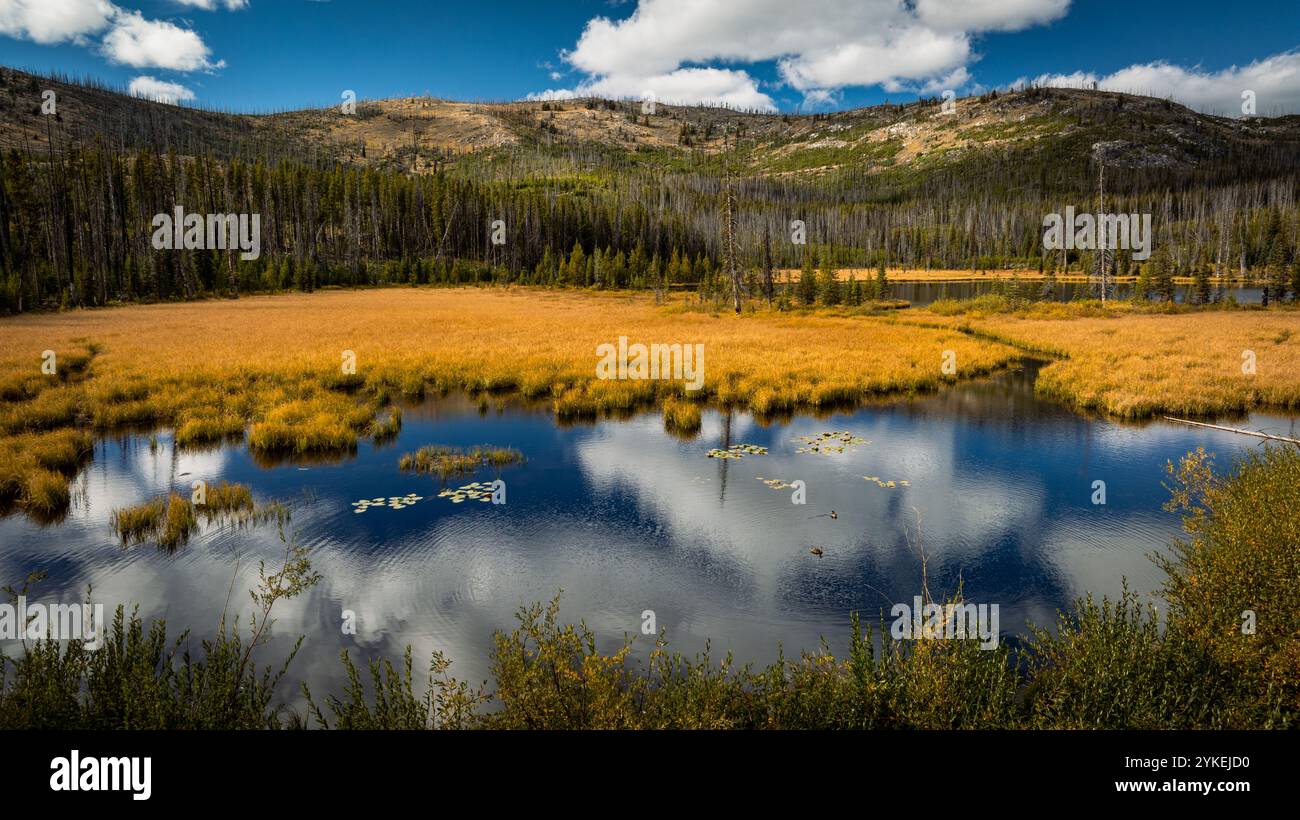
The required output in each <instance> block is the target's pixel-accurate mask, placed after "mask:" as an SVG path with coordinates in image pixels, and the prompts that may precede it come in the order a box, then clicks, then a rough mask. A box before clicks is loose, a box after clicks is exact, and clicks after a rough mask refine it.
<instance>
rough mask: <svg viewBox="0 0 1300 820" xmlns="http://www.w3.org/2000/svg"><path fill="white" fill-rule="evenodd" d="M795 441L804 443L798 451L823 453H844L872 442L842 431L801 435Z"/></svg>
mask: <svg viewBox="0 0 1300 820" xmlns="http://www.w3.org/2000/svg"><path fill="white" fill-rule="evenodd" d="M795 441H801V442H803V444H804V446H803V447H800V448H799V449H797V450H795V452H796V453H819V454H822V455H829V454H831V453H843V452H845V451H847V450H852V449H853V448H855V447H859V446H861V445H863V444H870V443H871V442H870V441H867V440H866V439H864V438H862V437H860V436H855V435H853V434H852V433H846V432H842V431H836V432H831V433H821V434H819V435H815V436H799V437H798V438H796V439H795Z"/></svg>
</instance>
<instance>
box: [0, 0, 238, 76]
mask: <svg viewBox="0 0 1300 820" xmlns="http://www.w3.org/2000/svg"><path fill="white" fill-rule="evenodd" d="M180 2H182V3H185V4H186V5H193V6H198V7H201V8H208V7H209V6H211V7H215V5H216V4H217V3H218V2H221V3H223V4H224V5H225V6H226V8H229V9H237V8H243V7H245V6H247V5H248V3H247V0H180ZM101 33H102V34H103V39H102V41H101V42H100V50H101V51H102V53H103V54H104V56H105V57H107V58H108V59H109V60H111V61H112V62H115V63H123V64H125V65H129V66H132V67H134V68H166V69H171V70H173V71H197V70H211V69H216V68H221V67H223V66H224V65H225V63H224V62H223V61H220V60H217V61H215V62H214V61H213V59H212V52H211V50H210V49H209V48H208V46H207V44H206V43H204V42H203V38H202V37H201V36H199V34H198V33H197V32H194V31H192V30H190V29H187V28H182V27H181V26H178V25H176V24H175V23H169V22H166V21H164V20H150V19H147V18H146V17H145V16H144V15H143V14H141V13H140V12H138V11H131V10H128V9H124V8H121V7H120V6H117V5H114V4H113V3H111V2H108V0H0V34H3V35H7V36H9V37H14V38H16V39H23V40H31V41H32V42H35V43H40V44H42V45H53V44H55V43H62V42H69V41H70V42H73V43H76V44H78V45H90V44H92V40H91V39H90V38H91V37H92V36H94V35H99V34H101Z"/></svg>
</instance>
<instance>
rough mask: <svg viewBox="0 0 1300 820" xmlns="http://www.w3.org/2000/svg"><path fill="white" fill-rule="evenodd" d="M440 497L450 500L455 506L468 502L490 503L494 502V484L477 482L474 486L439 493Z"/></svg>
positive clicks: (468, 485)
mask: <svg viewBox="0 0 1300 820" xmlns="http://www.w3.org/2000/svg"><path fill="white" fill-rule="evenodd" d="M438 497H439V498H450V499H451V503H453V504H463V503H465V502H466V501H483V502H489V501H491V500H492V483H491V482H484V481H475V482H474V483H473V484H466V485H465V486H464V487H457V488H456V489H454V490H443V491H442V492H440V493H438Z"/></svg>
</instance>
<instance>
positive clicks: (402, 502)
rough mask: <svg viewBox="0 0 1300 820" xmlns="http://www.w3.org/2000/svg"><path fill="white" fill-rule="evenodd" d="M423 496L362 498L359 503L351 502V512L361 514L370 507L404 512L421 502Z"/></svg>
mask: <svg viewBox="0 0 1300 820" xmlns="http://www.w3.org/2000/svg"><path fill="white" fill-rule="evenodd" d="M423 500H424V496H422V495H416V494H415V493H407V494H406V495H390V496H389V497H388V498H384V497H383V496H380V497H379V498H363V499H361V500H360V501H353V502H352V506H353V507H354V508H355V509H353V510H352V512H354V513H358V514H360V513H363V512H365V511H366V510H368V509H370V508H371V507H387V508H388V509H390V510H404V509H406V508H407V507H409V506H411V505H412V504H414V503H415V502H417V501H423Z"/></svg>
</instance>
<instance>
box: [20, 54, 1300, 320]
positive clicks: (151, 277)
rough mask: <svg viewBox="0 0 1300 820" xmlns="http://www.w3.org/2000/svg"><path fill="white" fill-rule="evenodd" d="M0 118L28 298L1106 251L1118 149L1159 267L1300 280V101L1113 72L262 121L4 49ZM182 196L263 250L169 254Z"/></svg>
mask: <svg viewBox="0 0 1300 820" xmlns="http://www.w3.org/2000/svg"><path fill="white" fill-rule="evenodd" d="M47 89H49V90H53V91H55V95H56V96H55V99H56V100H57V109H56V113H54V114H46V113H43V111H42V99H43V98H42V92H43V91H45V90H47ZM0 117H2V119H0V148H2V149H3V159H2V160H0V308H3V309H4V310H8V311H24V310H31V309H38V308H50V307H60V306H78V305H101V304H106V303H109V302H114V301H120V300H140V299H145V300H166V299H177V298H194V297H198V296H202V295H218V294H220V295H234V294H237V293H241V292H250V291H265V290H275V289H282V288H300V289H306V290H310V289H313V288H316V287H321V286H326V285H337V284H343V285H363V284H383V283H466V282H486V281H493V282H523V283H534V284H546V285H558V286H572V287H601V288H627V287H631V288H656V289H663V288H690V289H693V290H697V291H698V292H700V293H701V295H702V296H704V297H706V298H722V296H723V294H724V291H729V288H730V285H727V286H726V287H725V288H724V287H723V285H722V282H721V278H722V277H721V275H720V272H719V271H720V269H721V268H722V267H724V266H725V265H726V264H727V263H728V258H727V253H726V250H727V248H726V245H727V243H726V242H725V237H726V236H727V233H728V232H727V231H725V230H724V222H726V223H729V224H734V232H733V235H734V238H735V242H734V244H733V245H732V252H733V253H732V255H733V256H734V257H735V261H736V264H737V266H738V267H739V268H740V269H741V270H742V271H743V277H744V284H745V290H746V292H747V294H748V295H749V296H757V295H758V294H759V292H760V291H762V290H763V286H762V285H761V284H760V283H761V282H763V281H764V278H765V277H764V272H765V271H766V270H771V269H773V268H782V267H800V266H805V267H806V266H810V265H814V264H815V265H818V266H826V267H836V266H851V267H876V266H877V265H880V264H886V263H888V264H890V265H893V266H903V267H907V268H913V269H923V268H967V269H971V270H982V269H1001V268H1025V269H1032V270H1040V269H1054V270H1056V271H1061V270H1063V269H1065V268H1067V266H1068V270H1070V271H1075V272H1077V271H1091V270H1093V269H1094V268H1095V260H1094V259H1093V258H1092V256H1091V254H1090V253H1089V252H1070V253H1069V254H1066V255H1062V254H1059V253H1058V254H1047V255H1045V254H1044V251H1043V250H1042V242H1041V238H1042V221H1043V216H1044V214H1047V213H1051V212H1059V211H1061V210H1063V209H1064V208H1065V206H1067V205H1073V206H1074V207H1075V208H1076V209H1079V210H1083V209H1094V210H1095V209H1097V208H1098V205H1099V202H1100V195H1101V191H1100V190H1099V188H1100V186H1099V181H1100V177H1101V176H1102V173H1103V171H1104V195H1105V200H1104V203H1105V205H1104V210H1106V211H1108V212H1124V213H1150V214H1152V216H1153V225H1154V230H1155V248H1156V253H1155V255H1154V256H1153V257H1152V259H1151V260H1150V261H1149V262H1147V263H1146V264H1148V265H1151V266H1155V267H1156V268H1158V269H1159V270H1161V271H1162V272H1164V273H1167V274H1173V275H1178V274H1185V275H1193V274H1198V273H1199V274H1201V275H1208V276H1229V275H1231V276H1237V277H1247V278H1250V277H1254V278H1261V279H1264V280H1265V281H1266V282H1269V283H1271V289H1272V293H1273V297H1274V298H1275V299H1277V298H1286V297H1291V298H1294V293H1295V290H1296V285H1297V282H1300V249H1298V246H1300V208H1298V207H1297V197H1296V195H1297V186H1298V184H1300V118H1298V117H1288V118H1278V119H1253V118H1251V119H1226V118H1220V117H1213V116H1207V115H1202V114H1198V113H1195V112H1192V111H1190V110H1188V109H1186V108H1183V107H1182V106H1179V105H1177V104H1174V103H1171V102H1167V101H1162V100H1156V99H1151V98H1146V97H1137V96H1130V95H1120V94H1113V93H1107V92H1097V91H1084V90H1061V89H1036V88H1031V89H1026V90H1023V91H1018V92H1012V93H1006V94H997V93H990V94H988V95H985V96H983V97H978V98H967V99H961V100H958V101H956V107H955V110H952V111H947V110H945V108H944V107H943V106H942V105H941V103H940V101H939V100H937V99H935V100H924V101H921V102H917V103H912V104H908V105H884V106H876V107H873V108H869V109H861V110H856V111H849V112H842V113H834V114H817V115H806V116H795V115H781V114H758V113H747V112H736V111H730V110H726V109H718V108H683V107H678V106H667V105H658V106H655V107H654V109H653V111H651V110H649V109H647V108H645V107H643V105H642V103H640V102H629V101H605V100H566V101H557V102H527V103H508V104H471V103H456V102H448V101H444V100H436V99H431V98H409V99H402V100H386V101H372V102H367V101H361V102H359V103H357V106H356V110H355V113H351V114H345V113H343V112H342V111H340V110H339V109H337V108H331V109H317V110H310V111H298V112H286V113H275V114H262V115H248V114H227V113H219V112H208V111H200V110H195V109H189V108H183V107H176V106H169V105H163V104H159V103H153V102H146V101H143V100H137V99H133V98H130V97H128V96H124V95H121V94H119V93H116V92H114V91H113V90H111V89H107V88H103V87H99V86H95V85H91V84H77V83H70V82H65V81H62V80H58V79H52V78H44V77H34V76H31V75H27V74H23V73H21V72H17V71H13V70H8V69H0ZM728 192H730V196H729V195H728ZM728 199H730V201H731V202H732V207H731V209H730V220H727V219H725V215H726V214H727V213H728V209H727V208H725V207H724V204H725V202H726V201H727V200H728ZM178 206H181V207H183V208H184V209H186V210H187V211H190V212H198V213H245V214H259V215H260V228H261V242H260V256H259V257H258V258H256V259H241V258H240V255H239V253H238V252H237V251H235V250H226V251H219V250H175V251H173V250H156V249H154V248H153V247H152V246H151V236H152V235H153V232H154V228H153V226H152V224H151V222H152V220H153V218H154V216H155V215H156V214H160V213H168V214H170V213H171V212H172V211H173V210H174V209H175V208H176V207H178ZM498 220H500V223H497V221H498ZM795 220H799V221H802V223H803V226H804V232H803V233H804V236H805V238H806V243H803V244H801V243H798V242H797V241H795V240H794V237H793V236H792V229H791V223H792V222H793V221H795ZM494 223H497V224H496V225H495V228H494ZM494 229H495V230H496V238H497V239H499V240H503V241H502V243H501V244H494V242H493V234H494ZM1137 269H1138V266H1137V264H1136V263H1135V262H1134V261H1133V260H1132V258H1131V255H1130V254H1128V253H1127V252H1123V251H1121V252H1119V253H1118V254H1116V256H1115V259H1114V260H1113V262H1112V270H1113V271H1114V272H1116V273H1120V274H1125V273H1129V274H1132V273H1136V272H1137Z"/></svg>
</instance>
